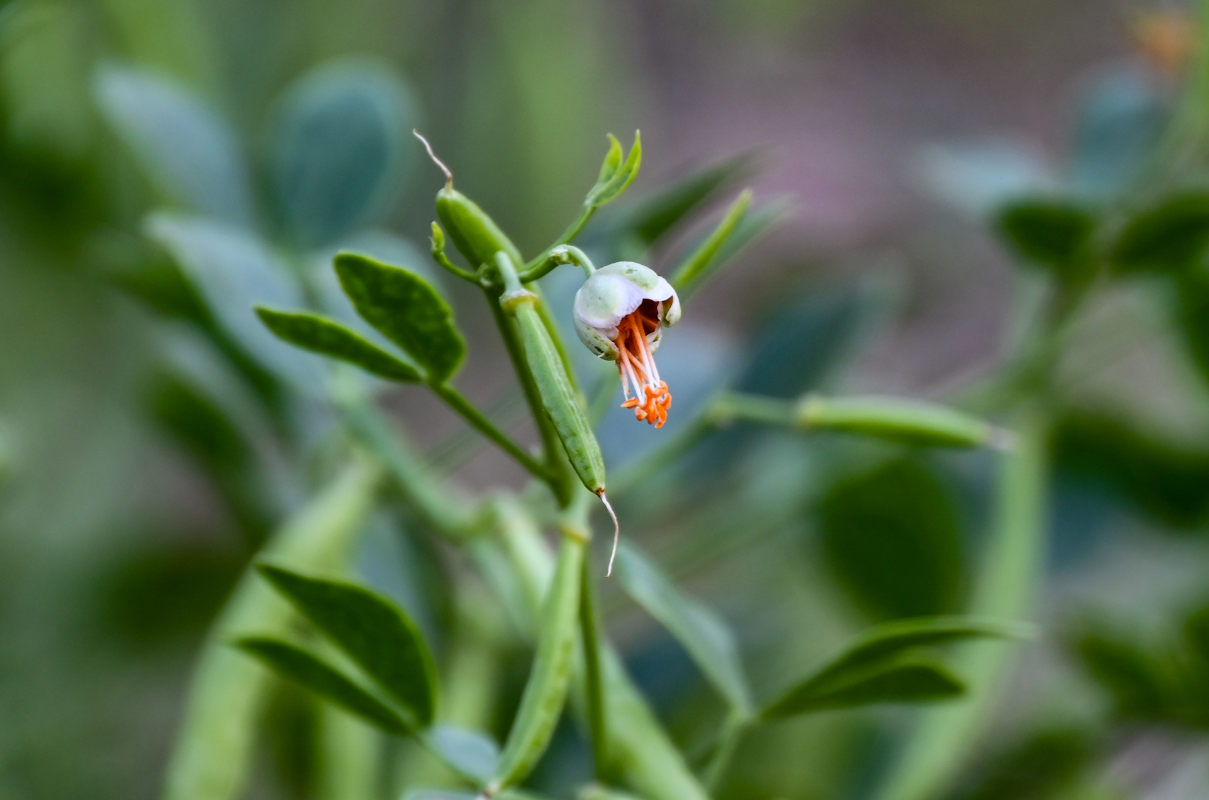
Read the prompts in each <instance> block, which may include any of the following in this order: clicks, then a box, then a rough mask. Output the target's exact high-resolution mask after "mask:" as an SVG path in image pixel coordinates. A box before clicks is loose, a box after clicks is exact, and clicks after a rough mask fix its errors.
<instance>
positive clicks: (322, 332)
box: [256, 306, 421, 383]
mask: <svg viewBox="0 0 1209 800" xmlns="http://www.w3.org/2000/svg"><path fill="white" fill-rule="evenodd" d="M256 315H257V316H259V317H260V320H261V322H263V323H264V324H265V325H266V326H267V327H268V329H269V330H271V331H272V332H273V333H274V334H276V335H277V336H278V337H279V338H281V339H283V340H285V341H287V342H289V343H290V344H292V345H295V346H297V347H301V348H303V349H304V350H310V351H311V352H313V353H320V354H322V355H325V356H331V357H332V358H338V359H340V360H342V361H347V362H348V363H350V364H356V365H357V366H358V367H361V368H362V369H364V370H366V371H367V372H372V373H373V374H374V375H378V376H379V377H382V378H386V379H387V380H392V381H402V382H404V383H415V382H417V381H419V380H420V378H421V376H420V373H419V372H418V371H417V370H416V368H415V367H413V366H411V365H410V364H405V363H404V362H402V361H400V360H399V359H397V358H395V357H394V356H392V355H391V354H390V353H388V352H386V351H385V350H383V349H381V348H379V347H377V346H376V345H374V344H373V343H371V342H369V341H367V340H366V339H364V338H362V337H361V336H359V335H357V334H356V333H354V332H353V331H350V330H349V329H348V328H345V327H344V326H342V325H340V324H338V323H336V322H333V321H332V320H330V319H325V318H324V317H320V316H318V315H316V314H307V313H290V312H285V311H274V310H272V309H269V308H265V307H263V306H257V307H256Z"/></svg>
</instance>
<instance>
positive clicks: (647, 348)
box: [613, 307, 672, 428]
mask: <svg viewBox="0 0 1209 800" xmlns="http://www.w3.org/2000/svg"><path fill="white" fill-rule="evenodd" d="M657 315H658V310H657V309H656V310H655V316H652V315H651V313H650V310H646V312H645V313H644V309H643V308H642V307H639V309H638V310H636V311H635V312H633V313H632V314H630V315H629V316H628V317H625V318H624V319H622V320H621V323H620V324H619V325H618V326H617V338H616V339H615V340H614V342H613V343H614V344H615V345H616V346H617V372H618V375H619V377H620V378H621V386H622V390H623V391H624V392H625V398H626V399H625V402H623V403H622V404H621V407H622V408H632V409H634V416H635V418H637V419H638V420H645V421H646V423H647V424H648V425H654V426H655V427H656V428H662V427H663V425H664V423H666V422H667V412H668V409H669V408H671V407H672V393H671V391H670V390H669V389H668V386H667V382H666V381H664V380H662V379H661V378H660V377H659V371H658V370H657V369H656V367H655V358H654V356H653V355H652V353H651V345H650V342H648V341H647V338H646V337H647V336H648V335H649V334H651V333H653V332H654V331H656V330H658V328H659V318H658V316H657Z"/></svg>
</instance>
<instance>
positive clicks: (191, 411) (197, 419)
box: [149, 373, 251, 471]
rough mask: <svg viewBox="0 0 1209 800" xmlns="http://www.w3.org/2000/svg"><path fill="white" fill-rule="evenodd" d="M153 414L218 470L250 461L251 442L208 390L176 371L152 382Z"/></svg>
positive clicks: (201, 459) (242, 465) (241, 465)
mask: <svg viewBox="0 0 1209 800" xmlns="http://www.w3.org/2000/svg"><path fill="white" fill-rule="evenodd" d="M149 400H150V407H151V408H150V410H151V415H152V417H153V418H154V419H155V420H156V421H157V422H158V423H159V424H160V425H161V426H163V428H164V429H165V430H166V431H168V432H169V433H170V434H171V435H172V436H173V438H174V439H176V441H177V443H178V444H180V445H181V446H183V447H184V448H185V449H186V450H187V451H188V452H189V453H190V455H192V456H193V457H194V458H196V459H198V460H199V461H201V462H202V463H203V464H205V465H207V466H208V467H209V468H211V469H213V470H215V471H219V470H221V471H238V470H240V469H243V468H244V467H246V466H247V465H248V462H249V457H250V455H251V453H250V449H249V447H248V444H247V442H246V441H245V440H244V438H243V436H242V435H241V433H240V431H239V429H238V428H237V427H236V426H235V425H234V424H232V422H231V421H230V420H229V419H228V418H227V415H226V414H225V413H224V412H223V410H222V409H221V408H220V407H219V406H218V405H216V404H215V403H214V402H213V401H212V400H211V399H210V398H209V397H207V396H206V395H205V394H203V393H201V392H199V391H197V389H196V388H195V387H193V386H191V385H190V384H189V383H187V382H186V381H184V380H182V379H181V378H180V377H178V376H176V375H173V374H170V373H169V374H165V375H161V376H159V378H158V379H157V380H155V381H154V382H153V384H152V386H151V391H150V397H149Z"/></svg>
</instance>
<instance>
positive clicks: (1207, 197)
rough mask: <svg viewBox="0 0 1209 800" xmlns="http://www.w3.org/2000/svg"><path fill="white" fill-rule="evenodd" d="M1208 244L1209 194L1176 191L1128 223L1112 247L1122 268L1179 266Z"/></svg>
mask: <svg viewBox="0 0 1209 800" xmlns="http://www.w3.org/2000/svg"><path fill="white" fill-rule="evenodd" d="M1206 246H1209V194H1206V193H1203V192H1188V193H1184V194H1178V195H1174V196H1172V197H1168V198H1166V199H1165V200H1163V201H1161V202H1160V203H1159V204H1158V205H1155V206H1152V207H1151V208H1148V209H1146V210H1145V211H1142V212H1141V213H1139V214H1137V215H1135V216H1134V217H1133V218H1132V219H1131V220H1129V222H1127V223H1126V225H1125V227H1124V229H1122V231H1121V233H1120V235H1119V236H1118V237H1117V240H1116V242H1115V243H1114V245H1113V248H1112V262H1113V264H1114V266H1115V267H1116V269H1117V270H1118V271H1119V272H1123V273H1138V272H1147V271H1170V270H1180V269H1183V268H1185V267H1187V266H1189V265H1190V264H1191V263H1192V262H1193V261H1194V260H1195V259H1196V258H1197V256H1199V255H1201V254H1202V253H1203V252H1204V251H1205V248H1206Z"/></svg>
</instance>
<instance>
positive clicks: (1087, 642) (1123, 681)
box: [1072, 626, 1187, 719]
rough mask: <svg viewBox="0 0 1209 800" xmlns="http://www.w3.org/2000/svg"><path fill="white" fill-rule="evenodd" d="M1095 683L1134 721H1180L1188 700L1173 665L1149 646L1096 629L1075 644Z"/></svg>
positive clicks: (1113, 632) (1081, 634)
mask: <svg viewBox="0 0 1209 800" xmlns="http://www.w3.org/2000/svg"><path fill="white" fill-rule="evenodd" d="M1072 645H1073V649H1074V651H1075V654H1076V655H1077V656H1078V659H1079V660H1080V661H1081V662H1082V664H1083V667H1084V669H1086V670H1087V672H1088V673H1089V674H1090V675H1091V677H1092V679H1093V680H1095V681H1096V682H1097V683H1098V684H1100V686H1101V688H1103V689H1104V690H1106V691H1107V692H1108V693H1109V694H1110V695H1111V696H1112V698H1113V700H1114V702H1115V704H1116V707H1117V712H1118V713H1119V714H1122V715H1124V716H1126V717H1132V718H1134V719H1139V718H1140V719H1163V718H1174V717H1177V715H1178V713H1179V712H1180V709H1181V707H1182V706H1183V705H1184V702H1183V701H1184V700H1186V699H1187V698H1181V697H1180V691H1179V689H1177V688H1176V686H1174V685H1173V683H1174V681H1173V680H1172V671H1171V669H1172V666H1173V665H1172V662H1171V660H1170V659H1168V658H1164V657H1163V656H1162V655H1160V654H1158V653H1156V652H1155V648H1153V647H1151V646H1149V645H1148V644H1147V643H1145V642H1141V641H1132V640H1130V639H1128V638H1126V637H1125V636H1122V635H1120V634H1119V633H1118V632H1117V631H1113V630H1108V629H1104V628H1100V627H1099V626H1096V627H1095V628H1089V629H1086V630H1084V631H1081V632H1080V633H1079V634H1078V635H1077V637H1076V639H1075V641H1074V642H1073V643H1072Z"/></svg>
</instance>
